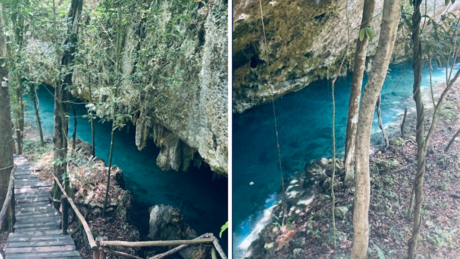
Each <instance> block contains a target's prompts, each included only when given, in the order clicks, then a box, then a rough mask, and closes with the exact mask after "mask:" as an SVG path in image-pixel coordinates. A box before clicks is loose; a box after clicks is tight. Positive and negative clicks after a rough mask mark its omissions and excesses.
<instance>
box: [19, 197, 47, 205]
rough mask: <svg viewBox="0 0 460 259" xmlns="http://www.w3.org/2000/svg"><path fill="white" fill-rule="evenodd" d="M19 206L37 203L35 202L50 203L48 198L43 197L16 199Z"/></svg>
mask: <svg viewBox="0 0 460 259" xmlns="http://www.w3.org/2000/svg"><path fill="white" fill-rule="evenodd" d="M16 201H17V203H18V205H22V204H27V203H35V202H44V201H46V202H49V198H48V196H41V197H31V198H24V199H16Z"/></svg>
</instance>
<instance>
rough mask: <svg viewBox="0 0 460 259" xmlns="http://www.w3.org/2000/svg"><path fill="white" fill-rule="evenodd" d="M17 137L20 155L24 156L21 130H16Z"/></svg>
mask: <svg viewBox="0 0 460 259" xmlns="http://www.w3.org/2000/svg"><path fill="white" fill-rule="evenodd" d="M16 137H17V138H18V155H22V146H21V138H22V136H21V130H20V129H17V130H16Z"/></svg>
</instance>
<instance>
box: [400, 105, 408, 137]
mask: <svg viewBox="0 0 460 259" xmlns="http://www.w3.org/2000/svg"><path fill="white" fill-rule="evenodd" d="M406 116H407V107H406V108H404V116H403V120H402V123H401V137H402V138H404V123H406Z"/></svg>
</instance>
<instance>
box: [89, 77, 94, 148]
mask: <svg viewBox="0 0 460 259" xmlns="http://www.w3.org/2000/svg"><path fill="white" fill-rule="evenodd" d="M91 83H92V82H91V77H90V78H89V98H90V100H91V102H92V101H93V93H92V92H91ZM89 112H90V113H91V155H92V156H93V157H95V156H96V139H95V134H94V118H93V115H94V114H93V111H92V110H90V111H89Z"/></svg>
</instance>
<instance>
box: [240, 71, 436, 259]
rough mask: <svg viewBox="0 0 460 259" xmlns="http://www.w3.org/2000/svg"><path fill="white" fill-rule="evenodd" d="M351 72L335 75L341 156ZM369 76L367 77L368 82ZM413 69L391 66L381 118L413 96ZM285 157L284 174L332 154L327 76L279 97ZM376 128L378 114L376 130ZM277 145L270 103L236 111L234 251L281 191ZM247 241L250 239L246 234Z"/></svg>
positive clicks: (389, 118)
mask: <svg viewBox="0 0 460 259" xmlns="http://www.w3.org/2000/svg"><path fill="white" fill-rule="evenodd" d="M423 73H424V74H423V82H422V87H429V71H428V69H427V68H425V69H424V71H423ZM433 77H434V82H443V81H444V80H445V78H444V69H439V68H436V69H435V70H434V71H433ZM351 79H352V76H351V75H348V76H346V77H343V78H339V79H338V80H337V83H336V86H335V99H336V143H337V146H336V147H337V152H338V156H339V157H340V156H343V153H344V146H345V135H346V124H347V117H348V114H347V113H348V100H349V95H350V86H351ZM366 81H367V76H366V78H365V80H364V82H363V84H365V83H366ZM412 84H413V71H412V69H411V65H410V63H404V64H400V65H395V66H391V67H390V70H389V72H388V74H387V77H386V80H385V84H384V86H383V89H382V92H381V94H382V104H381V109H382V119H383V123H384V124H388V123H391V122H395V121H396V119H397V118H398V115H399V114H400V113H402V112H403V111H404V108H405V107H406V106H407V107H414V103H413V101H412ZM275 106H276V114H277V124H278V132H279V142H280V148H281V160H282V163H283V173H284V175H285V176H287V175H289V174H292V173H295V172H296V171H301V170H303V169H304V166H305V163H307V162H309V161H311V160H313V159H318V158H321V157H331V156H332V128H331V118H332V99H331V85H330V82H328V81H319V82H315V83H313V84H311V85H309V86H308V87H306V88H304V89H303V90H301V91H298V92H296V93H291V94H288V95H286V96H284V97H282V98H280V99H278V100H276V101H275ZM377 130H378V125H377V119H376V116H374V122H373V131H374V132H375V131H377ZM280 179H281V178H280V171H279V166H278V151H277V148H276V135H275V126H274V118H273V110H272V105H271V103H268V104H265V105H261V106H258V107H255V108H252V109H250V110H248V111H246V112H244V113H243V114H234V115H233V200H234V201H239V200H248V201H249V202H241V203H238V202H234V203H233V254H240V253H241V251H239V250H238V246H239V245H240V244H242V242H243V241H244V240H245V238H247V237H248V236H249V235H250V234H251V232H252V231H253V230H254V229H255V228H257V226H258V225H257V224H258V222H260V221H261V220H262V216H263V215H262V214H263V213H262V211H263V210H265V209H268V207H269V206H271V205H272V204H273V198H272V197H273V195H274V194H275V193H279V192H280V191H281V180H280ZM246 243H247V240H246Z"/></svg>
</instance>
